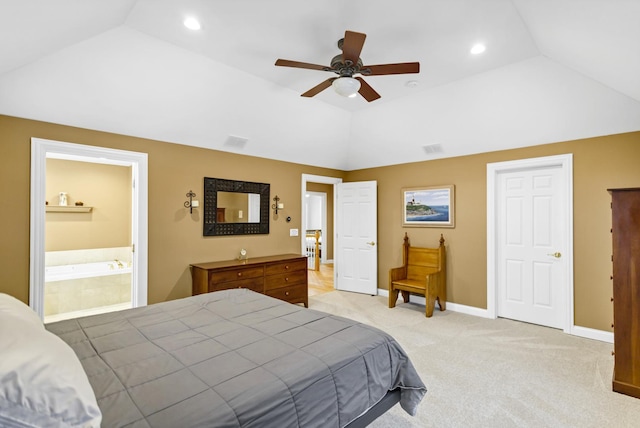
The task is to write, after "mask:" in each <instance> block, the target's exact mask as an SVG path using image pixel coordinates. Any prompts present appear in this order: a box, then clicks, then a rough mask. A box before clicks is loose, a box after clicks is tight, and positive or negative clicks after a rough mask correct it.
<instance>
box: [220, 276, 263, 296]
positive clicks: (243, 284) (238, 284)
mask: <svg viewBox="0 0 640 428" xmlns="http://www.w3.org/2000/svg"><path fill="white" fill-rule="evenodd" d="M263 284H264V282H263V279H262V277H259V278H247V279H239V280H237V281H226V282H218V283H216V284H213V283H209V292H212V291H220V290H228V289H230V288H248V289H250V290H253V291H257V292H258V293H263V292H264V286H263Z"/></svg>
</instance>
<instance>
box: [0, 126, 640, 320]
mask: <svg viewBox="0 0 640 428" xmlns="http://www.w3.org/2000/svg"><path fill="white" fill-rule="evenodd" d="M31 137H40V138H48V139H52V140H59V141H68V142H74V143H81V144H88V145H97V146H104V147H110V148H116V149H124V150H132V151H139V152H146V153H148V154H149V183H150V185H149V302H150V303H155V302H159V301H163V300H168V299H175V298H179V297H185V296H188V295H189V294H190V287H191V276H190V273H189V269H188V265H189V263H194V262H204V261H209V260H223V259H229V258H233V257H235V256H236V255H237V253H238V251H239V250H240V248H246V249H247V250H248V251H249V254H250V255H251V256H260V255H267V254H277V253H299V251H300V241H299V238H294V237H289V228H296V227H297V228H300V226H301V223H300V212H301V206H300V203H301V201H300V184H299V183H300V182H301V181H300V177H301V174H314V175H321V176H333V177H342V178H344V179H345V181H360V180H377V182H378V244H379V247H378V251H379V253H378V266H379V272H378V274H379V287H380V288H386V287H387V276H388V270H389V268H390V267H393V266H397V265H399V264H400V256H401V253H400V251H401V250H400V248H401V244H402V237H403V235H404V232H405V231H409V233H410V236H411V239H412V242H413V243H414V245H435V244H436V243H437V239H438V237H439V235H440V233H444V236H445V238H446V240H447V249H448V269H449V278H448V287H447V289H448V294H449V301H451V302H455V303H459V304H463V305H469V306H475V307H479V308H486V260H487V255H486V223H487V222H486V165H487V163H491V162H501V161H507V160H515V159H526V158H533V157H539V156H549V155H555V154H564V153H573V155H574V213H575V216H574V217H575V218H574V250H575V251H574V260H575V265H574V280H575V322H576V324H577V325H580V326H583V327H589V328H595V329H600V330H610V324H611V320H612V306H611V303H610V297H611V281H610V280H609V276H610V275H611V235H610V232H609V230H610V228H611V212H610V208H609V206H610V205H609V202H610V198H609V194H608V192H607V189H608V188H613V187H638V186H640V168H638V160H640V132H635V133H629V134H621V135H615V136H609V137H601V138H591V139H585V140H578V141H571V142H564V143H557V144H549V145H543V146H535V147H528V148H523V149H517V150H509V151H501V152H493V153H485V154H479V155H473V156H465V157H458V158H450V159H441V160H433V161H428V162H418V163H412V164H405V165H397V166H390V167H383V168H372V169H366V170H360V171H353V172H348V173H346V172H342V171H336V170H329V169H323V168H317V167H311V166H304V165H299V164H293V163H286V162H278V161H272V160H267V159H261V158H255V157H248V156H242V155H237V154H232V153H225V152H218V151H213V150H206V149H199V148H194V147H188V146H181V145H177V144H169V143H162V142H157V141H152V140H144V139H140V138H134V137H126V136H121V135H114V134H108V133H104V132H97V131H90V130H83V129H78V128H72V127H67V126H62V125H54V124H48V123H43V122H37V121H30V120H24V119H16V118H11V117H6V116H0V147H1V148H2V156H1V157H0V192H2V194H4V195H12V198H11V205H7V206H6V207H5V209H3V210H2V220H3V221H2V222H0V236H2V238H3V239H2V240H1V241H0V292H6V293H9V294H12V295H14V296H16V297H18V298H19V299H22V300H23V301H27V300H28V289H29V286H28V277H29V151H30V138H31ZM239 171H241V172H239ZM203 177H218V178H226V179H234V180H246V181H256V182H265V183H270V184H271V193H272V194H273V195H275V194H278V196H280V197H281V198H282V200H283V201H285V205H286V207H287V208H286V216H291V217H292V221H291V223H287V222H286V221H285V219H286V216H285V215H279V218H278V219H274V216H273V213H271V224H270V234H269V235H259V236H247V237H203V236H202V218H201V212H200V210H199V209H196V210H194V212H193V214H191V215H190V214H189V211H188V209H185V208H184V207H183V204H184V201H185V200H186V199H185V196H184V195H185V193H186V192H187V191H189V189H193V190H194V191H195V192H196V193H197V194H198V196H199V197H200V195H201V194H202V190H200V192H198V190H197V189H202V185H203ZM440 184H454V185H455V186H456V227H455V229H432V228H406V229H405V228H402V226H401V193H400V192H401V189H402V188H403V187H413V186H427V185H440Z"/></svg>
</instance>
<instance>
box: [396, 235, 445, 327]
mask: <svg viewBox="0 0 640 428" xmlns="http://www.w3.org/2000/svg"><path fill="white" fill-rule="evenodd" d="M402 263H403V265H402V266H401V267H397V268H392V269H390V270H389V307H390V308H394V307H395V306H396V301H397V300H398V293H399V292H402V298H403V299H404V302H405V303H408V302H409V293H415V294H421V295H423V296H425V299H426V301H427V304H426V316H427V317H431V315H433V308H434V307H435V302H436V300H437V301H438V306H439V307H440V310H441V311H444V310H445V309H446V302H447V271H446V253H445V249H444V237H443V236H442V234H441V235H440V246H439V247H438V248H420V247H412V246H411V245H410V244H409V236H408V235H407V234H406V233H405V234H404V244H403V251H402Z"/></svg>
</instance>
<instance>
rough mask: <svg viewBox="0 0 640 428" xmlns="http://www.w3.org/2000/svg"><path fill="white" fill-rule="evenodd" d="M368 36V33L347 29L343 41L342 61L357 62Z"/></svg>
mask: <svg viewBox="0 0 640 428" xmlns="http://www.w3.org/2000/svg"><path fill="white" fill-rule="evenodd" d="M366 38H367V35H366V34H363V33H356V32H354V31H345V33H344V42H343V43H342V61H343V62H344V61H347V60H349V61H351V62H352V63H353V64H357V63H358V59H360V52H362V46H364V39H366Z"/></svg>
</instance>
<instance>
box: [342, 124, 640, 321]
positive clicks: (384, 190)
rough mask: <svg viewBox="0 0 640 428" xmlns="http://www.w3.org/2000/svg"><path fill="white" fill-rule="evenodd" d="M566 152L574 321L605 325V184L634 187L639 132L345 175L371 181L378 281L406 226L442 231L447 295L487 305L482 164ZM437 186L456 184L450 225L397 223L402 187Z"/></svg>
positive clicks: (421, 237)
mask: <svg viewBox="0 0 640 428" xmlns="http://www.w3.org/2000/svg"><path fill="white" fill-rule="evenodd" d="M565 153H573V180H574V200H573V202H574V204H573V206H574V243H573V244H574V293H575V294H574V305H575V323H576V325H579V326H583V327H588V328H594V329H599V330H605V331H610V330H611V322H612V320H613V309H612V305H611V302H610V298H611V293H612V289H611V281H610V279H609V277H610V275H611V269H612V266H611V234H610V232H609V230H610V228H611V210H610V205H609V204H610V197H609V193H608V192H607V189H608V188H615V187H639V186H640V167H639V162H640V132H635V133H629V134H620V135H614V136H608V137H601V138H590V139H585V140H578V141H571V142H563V143H557V144H548V145H542V146H535V147H528V148H523V149H517V150H507V151H500V152H492V153H485V154H479V155H473V156H464V157H457V158H448V159H441V160H433V161H429V162H417V163H412V164H405V165H396V166H389V167H384V168H372V169H366V170H360V171H353V172H349V173H347V176H346V178H345V180H346V181H365V180H377V182H378V243H379V247H378V275H379V286H380V287H381V288H387V286H388V284H387V282H388V272H389V269H390V268H391V267H395V266H399V265H401V264H402V261H401V254H402V249H401V248H402V247H401V246H402V238H403V236H404V233H405V232H408V234H409V237H410V238H411V242H412V244H413V245H416V246H436V245H437V242H438V238H439V236H440V233H442V234H443V235H444V237H445V239H446V246H447V251H448V253H447V257H448V258H447V268H448V278H447V279H448V284H447V293H448V296H447V297H448V300H449V301H451V302H455V303H459V304H463V305H468V306H474V307H478V308H486V307H487V281H486V276H487V266H486V264H487V251H486V245H487V244H486V240H487V237H486V229H487V216H486V212H487V203H486V198H487V191H486V174H487V173H486V169H487V164H488V163H492V162H502V161H510V160H516V159H527V158H534V157H540V156H551V155H557V154H565ZM443 184H454V185H455V192H456V195H455V196H456V201H455V202H456V207H455V209H456V213H455V214H456V225H455V228H454V229H444V228H403V227H402V226H401V224H402V213H401V200H402V197H401V189H402V188H403V187H415V186H434V185H443Z"/></svg>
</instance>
